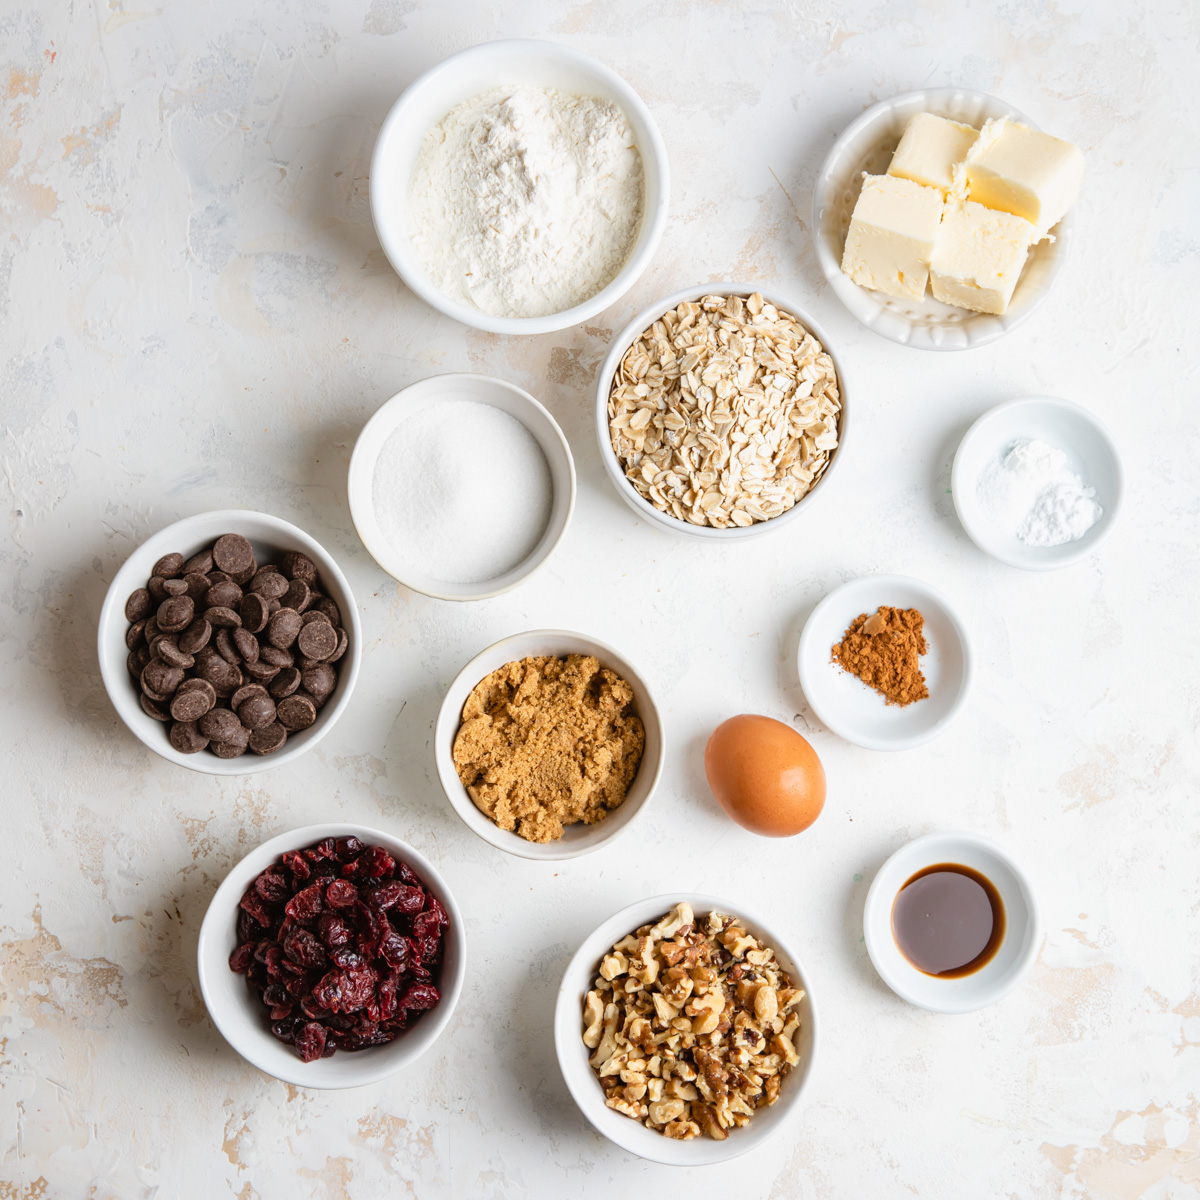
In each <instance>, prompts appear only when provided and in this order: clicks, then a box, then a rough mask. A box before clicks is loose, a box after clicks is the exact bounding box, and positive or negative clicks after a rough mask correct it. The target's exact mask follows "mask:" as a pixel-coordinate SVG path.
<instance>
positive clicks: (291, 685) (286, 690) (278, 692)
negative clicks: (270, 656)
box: [270, 667, 300, 700]
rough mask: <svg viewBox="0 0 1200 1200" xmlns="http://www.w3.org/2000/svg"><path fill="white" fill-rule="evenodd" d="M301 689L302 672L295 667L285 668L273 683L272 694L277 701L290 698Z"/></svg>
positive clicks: (271, 686)
mask: <svg viewBox="0 0 1200 1200" xmlns="http://www.w3.org/2000/svg"><path fill="white" fill-rule="evenodd" d="M299 687H300V672H299V671H297V670H296V668H295V667H284V668H283V669H282V670H281V671H280V672H279V674H278V675H276V676H275V678H274V679H273V680H272V681H271V684H270V692H271V695H272V696H274V697H275V698H276V699H277V700H282V699H283V698H284V696H290V695H291V694H292V693H293V692H294V691H297V690H298V689H299Z"/></svg>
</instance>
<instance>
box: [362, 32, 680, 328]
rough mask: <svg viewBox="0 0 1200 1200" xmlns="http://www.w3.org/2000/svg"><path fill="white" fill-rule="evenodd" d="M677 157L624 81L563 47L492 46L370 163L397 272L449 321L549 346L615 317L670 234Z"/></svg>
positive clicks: (422, 87)
mask: <svg viewBox="0 0 1200 1200" xmlns="http://www.w3.org/2000/svg"><path fill="white" fill-rule="evenodd" d="M669 188H670V185H669V171H668V166H667V153H666V147H665V146H664V144H663V140H662V136H661V134H660V133H659V131H658V127H657V125H655V123H654V118H653V117H652V116H651V115H650V111H649V109H647V107H646V106H645V104H644V103H643V102H642V100H641V98H640V97H639V96H638V94H637V93H636V92H635V91H634V90H633V88H631V87H630V86H629V84H627V83H626V82H625V81H624V80H623V79H622V78H621V77H620V76H619V75H617V74H616V73H615V72H613V71H611V70H609V68H608V67H606V66H604V65H603V64H602V63H600V62H597V61H596V60H595V59H594V58H590V57H589V56H588V55H586V54H581V53H580V52H579V51H578V50H572V49H570V48H569V47H567V46H559V45H556V44H555V43H553V42H541V41H529V40H512V41H500V42H488V43H485V44H484V45H481V46H474V47H472V48H471V49H470V50H464V51H463V52H462V53H460V54H455V55H453V56H452V57H451V58H448V59H446V60H445V62H442V63H440V64H439V65H438V66H436V67H434V68H433V69H432V70H431V71H428V72H426V73H425V74H424V75H422V76H421V77H420V78H419V79H418V80H416V82H414V83H413V84H411V85H410V86H409V87H408V89H407V90H406V91H405V92H404V94H403V95H402V96H401V97H400V99H399V100H398V101H397V102H396V104H395V106H394V107H393V109H392V111H391V112H390V113H389V114H388V116H387V118H386V119H385V120H384V123H383V126H382V128H381V129H380V131H379V138H378V140H377V141H376V143H375V152H374V155H373V157H372V159H371V216H372V219H373V220H374V222H375V231H376V233H377V234H378V236H379V241H380V244H381V245H382V247H383V250H384V253H385V254H386V255H387V257H388V260H389V261H390V262H391V264H392V266H393V267H394V268H395V269H396V272H397V274H399V276H400V277H401V279H403V280H404V282H405V283H406V284H407V285H408V286H409V287H410V288H411V289H412V290H413V291H414V292H415V293H416V294H417V295H418V296H420V297H421V298H422V299H423V300H425V301H426V303H428V304H430V305H432V306H433V307H434V308H436V309H437V310H438V311H440V312H443V313H445V314H446V315H447V316H449V317H453V318H454V319H455V320H456V321H461V322H462V323H463V324H465V325H471V326H473V327H474V328H476V329H484V330H488V331H489V332H492V333H516V334H539V333H551V332H553V331H555V330H558V329H565V328H567V327H568V326H571V325H577V324H579V323H581V322H583V321H586V320H588V319H589V318H591V317H593V316H595V314H596V313H598V312H600V311H601V310H602V309H604V308H607V307H608V306H609V305H610V304H613V303H615V302H616V301H617V300H618V299H620V297H621V296H623V295H624V294H625V293H626V292H627V291H628V290H629V288H630V287H632V286H633V284H634V282H635V281H636V280H637V278H638V277H639V276H640V275H641V274H642V272H643V271H644V270H645V269H646V267H647V265H648V264H649V262H650V259H651V257H652V256H653V254H654V251H655V249H656V248H657V246H658V242H659V239H660V238H661V236H662V232H663V228H664V226H665V224H666V217H667V201H668V193H669Z"/></svg>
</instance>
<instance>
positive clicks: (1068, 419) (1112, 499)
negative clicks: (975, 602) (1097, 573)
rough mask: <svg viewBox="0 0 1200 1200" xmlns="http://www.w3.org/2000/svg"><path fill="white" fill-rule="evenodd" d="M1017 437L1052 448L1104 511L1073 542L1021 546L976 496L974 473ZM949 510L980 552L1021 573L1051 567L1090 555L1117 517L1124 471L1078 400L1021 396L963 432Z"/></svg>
mask: <svg viewBox="0 0 1200 1200" xmlns="http://www.w3.org/2000/svg"><path fill="white" fill-rule="evenodd" d="M1020 438H1039V439H1041V440H1042V441H1044V442H1048V443H1049V444H1050V445H1052V446H1057V447H1058V448H1059V449H1060V450H1062V452H1063V453H1064V454H1065V455H1066V456H1067V459H1068V460H1069V462H1070V465H1071V469H1072V470H1073V471H1074V472H1075V473H1076V474H1077V475H1078V476H1080V478H1081V479H1082V480H1083V482H1084V484H1085V485H1089V486H1091V487H1094V488H1095V489H1096V501H1097V503H1098V504H1099V505H1100V507H1101V508H1102V509H1103V510H1104V512H1103V514H1102V515H1101V517H1100V519H1099V520H1098V521H1097V522H1096V524H1095V525H1093V526H1092V527H1091V529H1089V530H1088V531H1087V533H1085V534H1084V535H1083V537H1081V538H1080V539H1079V540H1078V541H1074V542H1066V543H1065V544H1064V545H1061V546H1027V545H1026V544H1025V543H1024V542H1023V541H1021V539H1020V538H1018V537H1017V536H1016V534H1015V533H1013V532H1012V531H1009V530H1005V529H1001V528H999V527H997V526H996V525H995V524H993V522H992V521H991V520H990V519H989V517H988V515H987V513H985V512H984V510H983V506H982V505H981V504H980V502H979V477H980V475H981V474H982V473H983V470H984V468H985V467H987V465H988V464H989V463H990V462H992V461H994V460H995V459H997V458H999V457H1000V455H1001V454H1003V453H1004V451H1005V450H1006V449H1007V448H1008V447H1009V446H1011V445H1012V443H1013V442H1014V441H1017V440H1018V439H1020ZM950 490H951V492H952V493H953V495H954V509H955V511H956V512H957V513H958V519H959V520H960V521H961V522H962V526H963V528H964V529H965V530H966V531H967V534H968V535H969V536H970V538H971V541H973V542H974V543H975V545H977V546H978V547H979V548H980V550H982V551H983V552H984V553H985V554H990V555H991V556H992V557H993V558H998V559H999V560H1000V561H1001V562H1002V563H1007V564H1008V565H1009V566H1010V567H1020V568H1022V569H1023V570H1025V571H1053V570H1056V569H1057V568H1059V567H1066V566H1069V565H1070V564H1071V563H1074V562H1078V561H1079V560H1080V559H1081V558H1086V557H1087V556H1088V555H1089V554H1091V553H1092V552H1093V551H1094V550H1095V549H1096V548H1097V547H1098V546H1099V545H1100V543H1101V542H1102V541H1104V539H1105V538H1106V537H1108V535H1109V533H1111V532H1112V527H1113V525H1114V524H1115V522H1116V519H1117V513H1118V512H1120V510H1121V502H1122V499H1123V498H1124V493H1125V472H1124V470H1123V469H1122V467H1121V455H1120V451H1118V449H1117V443H1116V441H1115V440H1114V439H1113V436H1112V434H1110V433H1109V432H1108V430H1107V429H1106V428H1105V427H1104V426H1103V425H1102V424H1101V423H1100V420H1099V418H1097V417H1096V416H1095V415H1094V414H1092V413H1090V412H1089V411H1088V410H1087V409H1086V408H1084V407H1083V406H1082V405H1079V404H1074V403H1072V402H1071V401H1070V400H1059V399H1057V398H1056V397H1054V396H1022V397H1020V398H1019V399H1016V400H1006V401H1005V402H1004V403H1003V404H997V405H996V407H995V408H992V409H989V410H988V411H987V412H985V413H984V414H983V416H982V417H980V418H979V420H978V421H976V422H975V424H974V425H972V426H971V428H970V429H968V430H967V432H966V434H965V435H964V437H963V440H962V441H961V442H960V443H959V445H958V450H957V451H956V452H955V455H954V468H953V470H952V471H951V474H950Z"/></svg>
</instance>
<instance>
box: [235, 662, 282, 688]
mask: <svg viewBox="0 0 1200 1200" xmlns="http://www.w3.org/2000/svg"><path fill="white" fill-rule="evenodd" d="M242 670H243V671H244V672H245V673H246V674H247V675H249V676H250V678H251V679H258V680H261V681H262V682H263V683H265V682H266V681H267V680H268V679H274V678H275V676H276V675H278V674H279V672H280V671H281V670H282V668H281V667H276V666H272V665H271V663H269V662H263V660H262V659H261V658H260V659H259V660H258V662H248V663H243V664H242Z"/></svg>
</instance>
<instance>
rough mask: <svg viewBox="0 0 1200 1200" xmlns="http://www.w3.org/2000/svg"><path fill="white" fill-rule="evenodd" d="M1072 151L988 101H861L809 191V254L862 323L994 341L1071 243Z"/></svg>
mask: <svg viewBox="0 0 1200 1200" xmlns="http://www.w3.org/2000/svg"><path fill="white" fill-rule="evenodd" d="M1083 169H1084V160H1083V153H1082V152H1081V151H1080V150H1079V148H1078V147H1077V146H1074V145H1072V144H1071V143H1070V142H1068V141H1064V140H1063V139H1062V138H1058V137H1054V136H1052V135H1050V134H1047V133H1044V132H1042V131H1041V130H1040V129H1038V128H1037V126H1036V125H1034V124H1033V122H1032V121H1030V119H1029V118H1028V117H1026V116H1025V115H1024V114H1023V113H1021V112H1019V111H1018V110H1016V109H1014V108H1013V107H1012V106H1011V105H1009V104H1006V103H1005V102H1004V101H1003V100H999V99H997V98H996V97H995V96H989V95H986V94H985V93H983V92H972V91H965V90H963V89H960V88H928V89H925V90H923V91H917V92H908V93H906V94H904V95H902V96H897V97H895V98H894V99H892V100H886V101H884V102H882V103H880V104H876V105H874V106H873V107H871V108H869V109H867V111H866V112H864V113H863V114H862V116H860V117H859V118H858V119H857V120H855V121H854V122H853V123H852V124H851V125H850V126H849V127H848V128H847V129H846V130H845V132H844V133H843V134H842V135H841V137H839V138H838V140H837V141H836V143H835V144H834V146H833V148H832V150H830V152H829V155H828V157H827V158H826V159H825V163H824V165H823V166H822V168H821V172H820V175H819V176H818V179H817V185H816V188H815V190H814V193H813V229H814V231H815V236H816V244H817V257H818V259H819V261H820V263H821V269H822V270H823V271H824V273H825V277H826V279H828V281H829V283H830V284H831V285H832V287H833V290H834V291H835V292H836V293H837V296H838V298H839V299H840V300H841V301H842V303H843V304H844V305H845V306H846V307H847V308H848V309H849V310H850V312H851V313H853V315H854V316H855V317H856V318H857V319H858V320H859V321H861V322H862V324H864V325H865V326H867V328H868V329H871V330H873V331H874V332H875V333H878V334H879V335H880V336H882V337H885V338H888V339H889V340H890V341H894V342H899V343H900V344H902V345H907V346H914V347H917V348H919V349H922V350H967V349H970V348H972V347H974V346H982V345H985V344H986V343H988V342H992V341H995V340H996V339H997V338H1000V337H1003V336H1004V334H1006V333H1007V332H1008V331H1009V330H1010V329H1012V328H1014V327H1015V326H1016V325H1017V324H1019V323H1020V322H1021V321H1023V320H1024V319H1025V318H1026V317H1028V316H1029V315H1030V314H1031V313H1032V312H1033V310H1034V309H1035V308H1036V307H1037V305H1038V304H1039V303H1041V301H1042V300H1044V299H1045V297H1046V296H1047V295H1048V294H1049V292H1050V289H1051V288H1052V287H1053V285H1054V283H1055V281H1056V280H1057V278H1058V276H1059V274H1060V273H1061V271H1062V269H1063V266H1064V265H1065V263H1066V259H1067V253H1068V251H1069V249H1070V244H1071V234H1072V208H1073V206H1074V204H1075V202H1076V200H1077V199H1078V196H1079V189H1080V184H1081V182H1082V178H1083Z"/></svg>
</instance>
